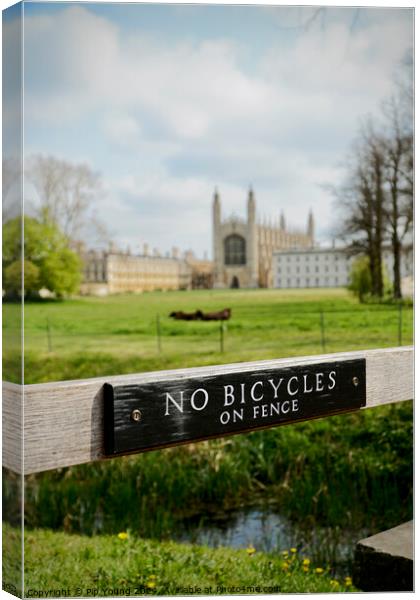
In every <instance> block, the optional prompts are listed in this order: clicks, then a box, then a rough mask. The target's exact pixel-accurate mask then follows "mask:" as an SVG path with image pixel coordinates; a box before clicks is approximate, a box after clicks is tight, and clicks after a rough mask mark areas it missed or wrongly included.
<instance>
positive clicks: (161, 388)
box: [104, 359, 366, 455]
mask: <svg viewBox="0 0 420 600" xmlns="http://www.w3.org/2000/svg"><path fill="white" fill-rule="evenodd" d="M104 401H105V412H104V414H105V452H106V454H107V455H115V454H121V453H128V452H134V451H142V450H149V449H153V448H158V447H165V446H173V445H175V444H179V443H182V442H189V441H197V440H203V439H208V438H212V437H220V436H224V435H229V434H234V433H240V432H243V431H250V430H253V429H260V428H264V427H273V426H275V425H282V424H286V423H291V422H293V421H301V420H305V419H311V418H314V417H321V416H325V415H331V414H336V413H340V412H348V411H350V410H355V409H358V408H360V407H362V406H365V405H366V364H365V360H364V359H357V360H348V361H340V362H330V363H320V364H310V365H302V366H293V367H286V368H278V369H276V368H272V367H271V368H267V369H266V370H255V371H244V372H239V373H230V374H229V373H223V374H220V375H209V376H206V377H191V378H187V379H173V380H168V381H158V382H156V383H144V384H143V383H142V384H138V385H136V384H133V385H121V386H113V385H111V384H105V386H104Z"/></svg>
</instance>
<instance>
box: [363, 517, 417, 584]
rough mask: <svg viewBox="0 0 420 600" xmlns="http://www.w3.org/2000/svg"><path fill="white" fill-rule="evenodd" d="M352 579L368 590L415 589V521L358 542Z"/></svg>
mask: <svg viewBox="0 0 420 600" xmlns="http://www.w3.org/2000/svg"><path fill="white" fill-rule="evenodd" d="M353 582H354V585H355V586H356V587H358V588H359V589H361V590H363V591H365V592H381V591H383V592H406V591H413V521H408V522H407V523H403V524H402V525H398V527H393V528H392V529H388V530H387V531H383V532H381V533H378V534H376V535H372V536H371V537H368V538H366V539H364V540H360V541H359V542H358V543H357V546H356V552H355V558H354V567H353Z"/></svg>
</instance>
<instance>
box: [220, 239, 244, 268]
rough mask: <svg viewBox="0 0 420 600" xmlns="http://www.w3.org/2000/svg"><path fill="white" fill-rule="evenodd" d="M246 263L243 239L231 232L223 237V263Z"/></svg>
mask: <svg viewBox="0 0 420 600" xmlns="http://www.w3.org/2000/svg"><path fill="white" fill-rule="evenodd" d="M245 263H246V254H245V240H244V238H243V237H241V236H240V235H237V234H236V233H233V234H232V235H229V236H228V237H227V238H226V239H225V265H244V264H245Z"/></svg>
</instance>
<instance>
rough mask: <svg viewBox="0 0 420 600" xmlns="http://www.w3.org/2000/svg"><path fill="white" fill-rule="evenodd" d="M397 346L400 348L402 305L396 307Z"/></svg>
mask: <svg viewBox="0 0 420 600" xmlns="http://www.w3.org/2000/svg"><path fill="white" fill-rule="evenodd" d="M398 345H399V346H402V304H399V305H398Z"/></svg>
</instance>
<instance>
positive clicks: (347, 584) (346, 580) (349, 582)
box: [344, 577, 352, 587]
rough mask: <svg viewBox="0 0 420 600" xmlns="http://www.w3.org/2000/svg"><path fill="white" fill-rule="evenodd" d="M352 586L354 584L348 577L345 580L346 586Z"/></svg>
mask: <svg viewBox="0 0 420 600" xmlns="http://www.w3.org/2000/svg"><path fill="white" fill-rule="evenodd" d="M351 584H352V580H351V577H346V578H345V580H344V585H346V586H347V587H348V586H349V585H351Z"/></svg>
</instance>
